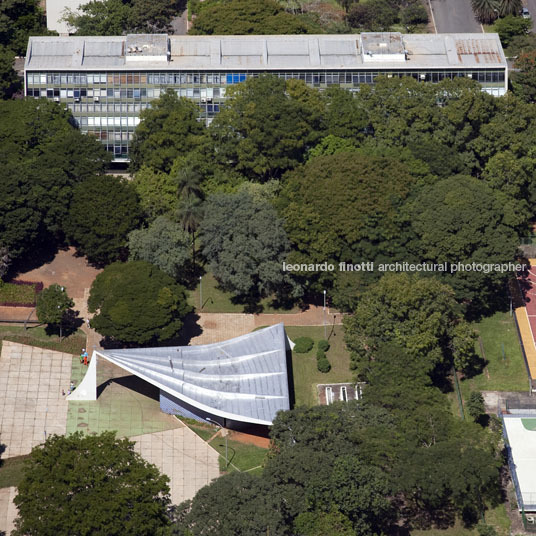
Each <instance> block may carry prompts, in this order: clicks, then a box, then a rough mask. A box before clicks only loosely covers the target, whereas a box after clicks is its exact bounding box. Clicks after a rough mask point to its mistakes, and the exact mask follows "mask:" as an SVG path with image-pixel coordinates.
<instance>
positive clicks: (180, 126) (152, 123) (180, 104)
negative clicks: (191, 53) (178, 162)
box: [130, 89, 204, 173]
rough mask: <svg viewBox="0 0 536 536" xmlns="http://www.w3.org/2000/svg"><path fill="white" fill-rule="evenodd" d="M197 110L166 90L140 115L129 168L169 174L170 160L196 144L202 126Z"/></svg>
mask: <svg viewBox="0 0 536 536" xmlns="http://www.w3.org/2000/svg"><path fill="white" fill-rule="evenodd" d="M198 117H199V107H198V106H196V105H195V104H194V103H193V102H192V101H191V100H189V99H186V98H183V97H178V96H177V94H176V93H175V92H174V91H173V90H171V89H169V90H168V91H166V92H165V93H163V94H162V95H161V96H160V98H158V99H155V100H153V101H152V102H151V107H150V108H148V109H146V110H143V111H142V112H141V113H140V124H139V125H138V126H137V127H136V130H135V132H134V139H133V140H132V144H131V147H130V166H131V169H132V170H134V171H138V170H139V169H140V168H141V166H142V165H145V166H147V167H150V168H153V169H154V170H155V171H163V172H164V173H169V171H170V170H171V166H172V164H173V161H174V160H175V159H176V158H177V157H178V156H180V155H183V154H185V153H188V152H189V151H191V150H192V149H194V148H195V147H196V146H197V145H198V144H199V137H200V136H201V134H202V133H203V129H204V127H203V125H202V124H201V123H200V122H199V121H198V120H197V119H198Z"/></svg>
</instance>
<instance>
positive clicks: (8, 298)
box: [0, 283, 36, 306]
mask: <svg viewBox="0 0 536 536" xmlns="http://www.w3.org/2000/svg"><path fill="white" fill-rule="evenodd" d="M35 285H36V284H33V285H15V284H13V283H4V284H3V285H2V284H0V303H19V304H25V305H30V306H31V305H33V304H35Z"/></svg>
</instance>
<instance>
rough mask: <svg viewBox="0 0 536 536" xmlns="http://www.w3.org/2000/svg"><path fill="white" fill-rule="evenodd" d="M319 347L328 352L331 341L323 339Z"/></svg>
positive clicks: (319, 342)
mask: <svg viewBox="0 0 536 536" xmlns="http://www.w3.org/2000/svg"><path fill="white" fill-rule="evenodd" d="M317 346H318V349H319V350H322V351H323V352H327V351H328V350H329V342H328V341H326V340H325V339H321V340H319V341H318V345H317Z"/></svg>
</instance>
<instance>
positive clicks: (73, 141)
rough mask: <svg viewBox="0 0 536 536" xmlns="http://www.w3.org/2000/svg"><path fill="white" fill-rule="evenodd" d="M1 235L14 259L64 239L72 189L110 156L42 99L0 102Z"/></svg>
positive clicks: (67, 115)
mask: <svg viewBox="0 0 536 536" xmlns="http://www.w3.org/2000/svg"><path fill="white" fill-rule="evenodd" d="M0 115H1V116H2V121H1V122H0V144H1V145H2V148H3V151H2V152H1V153H0V236H1V237H2V243H3V245H4V246H5V247H7V248H9V250H10V255H11V258H12V259H13V261H14V262H15V263H16V262H17V260H18V259H19V258H21V257H23V256H24V255H26V254H28V255H29V254H31V255H32V256H33V257H34V258H35V257H36V256H38V255H39V253H38V252H39V250H40V248H42V247H43V245H49V246H52V247H54V245H55V244H56V243H58V242H63V240H64V237H63V226H64V222H65V219H66V217H67V214H68V210H69V205H70V204H71V199H72V195H73V189H74V187H75V186H76V185H77V184H80V183H82V182H84V181H85V180H86V179H88V178H90V177H93V176H94V175H95V174H100V173H103V172H104V169H105V167H106V165H107V163H108V162H109V161H110V156H109V155H108V154H107V153H106V150H105V149H104V148H103V146H102V144H100V143H99V142H97V141H96V140H95V139H92V137H91V136H86V135H83V134H81V133H80V131H78V130H77V129H76V128H74V127H73V125H72V117H71V115H70V113H69V112H68V111H66V110H65V109H63V108H62V107H60V106H57V105H56V103H54V102H48V101H46V100H33V99H27V100H11V101H0Z"/></svg>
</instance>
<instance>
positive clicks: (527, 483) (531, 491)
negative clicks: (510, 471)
mask: <svg viewBox="0 0 536 536" xmlns="http://www.w3.org/2000/svg"><path fill="white" fill-rule="evenodd" d="M503 422H504V429H505V432H506V436H507V438H508V443H509V446H510V450H511V454H512V461H513V464H514V470H515V473H516V474H515V475H512V478H513V479H514V483H515V481H516V479H517V486H516V492H517V493H518V494H519V493H520V494H521V499H522V502H523V505H524V507H525V510H527V511H536V415H533V416H516V415H503ZM518 500H519V497H518ZM521 506H522V505H521V504H520V505H519V508H520V509H521Z"/></svg>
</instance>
